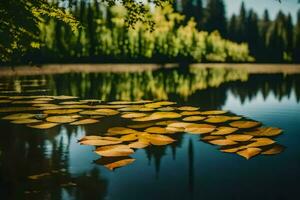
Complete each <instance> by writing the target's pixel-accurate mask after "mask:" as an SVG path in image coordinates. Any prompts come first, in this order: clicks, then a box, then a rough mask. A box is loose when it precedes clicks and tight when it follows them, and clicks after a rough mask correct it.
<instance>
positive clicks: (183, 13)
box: [0, 0, 300, 64]
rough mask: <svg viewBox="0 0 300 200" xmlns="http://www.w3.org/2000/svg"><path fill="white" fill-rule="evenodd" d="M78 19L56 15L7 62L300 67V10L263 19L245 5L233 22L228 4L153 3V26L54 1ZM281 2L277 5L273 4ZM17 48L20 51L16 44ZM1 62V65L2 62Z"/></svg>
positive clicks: (93, 1) (120, 10)
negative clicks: (294, 15) (289, 64)
mask: <svg viewBox="0 0 300 200" xmlns="http://www.w3.org/2000/svg"><path fill="white" fill-rule="evenodd" d="M49 3H50V4H51V5H54V6H58V7H62V8H63V9H64V10H67V11H68V12H70V13H71V14H72V16H74V18H75V19H76V20H78V22H79V24H80V26H79V28H78V29H76V30H74V27H72V26H70V25H69V24H68V23H64V22H63V21H61V20H57V19H55V18H53V17H51V16H43V20H41V21H40V22H39V23H38V32H37V35H38V39H37V40H36V41H37V42H33V43H31V44H30V45H31V46H32V47H33V48H29V49H26V50H25V51H24V52H22V53H20V52H17V53H12V56H11V58H10V59H1V60H2V64H3V63H4V64H5V63H37V64H38V63H41V64H42V63H76V62H79V63H80V62H85V63H106V62H108V63H131V62H136V63H153V62H155V63H167V62H169V63H175V62H180V63H182V62H184V63H192V62H259V63H261V62H264V63H267V62H271V63H282V62H299V61H300V57H299V56H297V55H300V10H299V11H298V15H297V16H298V17H297V20H296V21H295V22H293V20H292V17H291V14H285V13H283V12H281V11H279V12H278V14H277V16H276V18H275V19H273V20H272V19H271V18H270V17H269V13H268V10H265V12H264V14H263V16H262V17H260V16H259V15H258V14H257V13H256V12H255V11H254V10H251V9H250V10H247V9H246V6H245V4H244V3H242V4H241V6H240V12H239V14H238V15H235V14H234V15H232V16H231V17H230V18H227V17H226V6H225V3H224V1H223V0H208V1H207V2H206V3H205V5H204V1H202V0H184V1H181V0H174V1H173V3H172V4H163V6H162V7H153V6H151V5H148V8H149V10H151V15H149V16H148V17H149V20H150V22H151V23H153V24H152V25H153V27H150V28H149V24H148V23H145V22H144V23H143V22H138V23H136V24H135V25H134V26H130V27H129V26H128V23H127V21H126V16H127V15H128V12H127V11H126V8H124V6H121V5H114V6H112V5H109V4H107V2H102V1H98V0H86V1H79V0H78V1H74V0H66V1H60V0H53V1H49ZM274 3H278V2H274ZM15 49H18V47H15ZM0 62H1V61H0Z"/></svg>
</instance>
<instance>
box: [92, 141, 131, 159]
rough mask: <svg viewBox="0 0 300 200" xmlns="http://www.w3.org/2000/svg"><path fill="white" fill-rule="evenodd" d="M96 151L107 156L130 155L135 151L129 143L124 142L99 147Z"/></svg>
mask: <svg viewBox="0 0 300 200" xmlns="http://www.w3.org/2000/svg"><path fill="white" fill-rule="evenodd" d="M95 152H96V153H97V154H99V155H101V156H105V157H117V156H128V155H131V154H133V153H134V151H133V150H132V149H131V148H130V147H129V146H128V145H122V144H120V145H111V146H103V147H98V148H97V149H96V150H95Z"/></svg>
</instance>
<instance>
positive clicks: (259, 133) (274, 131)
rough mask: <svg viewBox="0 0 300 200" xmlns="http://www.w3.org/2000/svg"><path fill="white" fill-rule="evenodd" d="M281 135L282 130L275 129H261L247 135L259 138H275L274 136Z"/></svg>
mask: <svg viewBox="0 0 300 200" xmlns="http://www.w3.org/2000/svg"><path fill="white" fill-rule="evenodd" d="M281 133H282V130H281V129H280V128H275V127H260V128H257V129H256V130H254V131H250V132H246V134H248V135H252V136H258V137H262V136H266V137H273V136H277V135H280V134H281Z"/></svg>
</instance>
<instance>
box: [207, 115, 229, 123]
mask: <svg viewBox="0 0 300 200" xmlns="http://www.w3.org/2000/svg"><path fill="white" fill-rule="evenodd" d="M229 120H231V117H228V116H223V115H222V116H209V117H208V118H207V119H206V120H204V121H205V122H209V123H224V122H227V121H229Z"/></svg>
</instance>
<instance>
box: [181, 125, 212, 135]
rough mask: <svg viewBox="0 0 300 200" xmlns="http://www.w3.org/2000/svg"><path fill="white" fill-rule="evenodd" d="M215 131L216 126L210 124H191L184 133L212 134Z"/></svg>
mask: <svg viewBox="0 0 300 200" xmlns="http://www.w3.org/2000/svg"><path fill="white" fill-rule="evenodd" d="M215 129H216V127H215V126H213V125H209V124H191V125H188V126H186V128H185V130H184V131H185V132H188V133H191V134H205V133H210V132H212V131H214V130H215Z"/></svg>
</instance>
